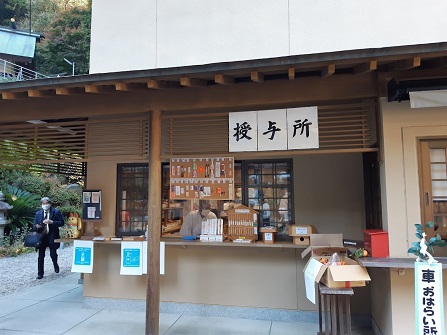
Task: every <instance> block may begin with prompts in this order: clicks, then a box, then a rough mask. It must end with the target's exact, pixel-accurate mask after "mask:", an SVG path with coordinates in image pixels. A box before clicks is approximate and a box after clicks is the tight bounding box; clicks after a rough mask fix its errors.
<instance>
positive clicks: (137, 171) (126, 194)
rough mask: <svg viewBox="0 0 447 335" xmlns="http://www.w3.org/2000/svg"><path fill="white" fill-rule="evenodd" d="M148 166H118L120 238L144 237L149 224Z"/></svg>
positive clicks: (118, 231) (117, 229)
mask: <svg viewBox="0 0 447 335" xmlns="http://www.w3.org/2000/svg"><path fill="white" fill-rule="evenodd" d="M148 170H149V167H148V165H147V164H118V171H117V175H118V180H117V187H118V192H117V220H116V222H117V227H116V232H117V235H119V236H124V235H142V234H144V232H145V230H146V226H147V222H148V217H147V214H148V207H147V204H148V173H149V171H148Z"/></svg>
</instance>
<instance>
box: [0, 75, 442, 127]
mask: <svg viewBox="0 0 447 335" xmlns="http://www.w3.org/2000/svg"><path fill="white" fill-rule="evenodd" d="M420 71H422V72H424V70H420ZM409 72H411V71H409ZM418 72H419V71H418ZM436 73H438V75H445V76H447V68H444V69H438V70H437V71H436ZM393 74H394V73H393ZM396 74H398V72H396ZM401 74H403V73H401ZM384 75H385V74H384ZM386 75H389V74H386ZM397 78H398V77H397ZM177 84H178V82H177ZM296 92H300V94H297V93H296ZM377 94H378V84H377V76H376V73H375V72H371V73H367V74H364V75H362V76H353V75H352V74H340V75H336V76H329V77H327V78H325V79H324V80H321V78H320V77H316V76H315V77H303V78H300V80H289V79H287V78H285V79H278V80H267V81H264V82H263V83H254V82H252V81H248V82H242V83H239V84H238V85H232V86H231V85H209V86H207V87H204V88H197V89H194V90H191V89H189V90H188V89H175V90H146V91H144V92H128V93H126V95H127V96H128V97H129V98H128V99H123V96H122V94H120V93H119V92H115V93H111V94H109V95H108V96H107V99H104V96H103V95H102V94H84V95H81V96H75V95H73V96H67V97H64V98H63V99H58V98H57V97H54V98H49V99H29V98H28V99H21V100H3V99H2V100H0V111H1V113H0V122H14V121H21V120H24V121H26V120H34V119H36V116H38V117H39V119H41V120H42V119H47V118H48V119H51V118H54V113H55V112H57V113H58V117H60V118H71V117H76V118H78V117H94V116H104V115H108V116H110V115H122V114H123V113H126V112H128V111H129V110H131V111H132V112H133V113H144V112H147V111H148V110H154V109H158V110H162V111H163V113H164V112H170V111H173V112H182V111H198V110H203V111H205V110H210V109H213V110H217V109H221V110H234V109H237V110H244V109H246V110H257V109H275V108H284V106H287V107H289V106H291V107H292V106H313V105H314V104H317V105H318V104H324V103H325V102H328V101H330V102H331V103H333V102H336V101H340V100H344V101H346V100H353V99H364V98H370V97H376V96H377ZM50 99H51V103H49V100H50ZM17 110H20V113H17Z"/></svg>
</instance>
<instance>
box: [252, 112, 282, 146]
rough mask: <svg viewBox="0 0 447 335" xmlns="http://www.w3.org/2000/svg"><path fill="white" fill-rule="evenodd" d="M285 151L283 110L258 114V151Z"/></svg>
mask: <svg viewBox="0 0 447 335" xmlns="http://www.w3.org/2000/svg"><path fill="white" fill-rule="evenodd" d="M269 150H287V120H286V110H285V109H275V110H266V111H259V112H258V151H269Z"/></svg>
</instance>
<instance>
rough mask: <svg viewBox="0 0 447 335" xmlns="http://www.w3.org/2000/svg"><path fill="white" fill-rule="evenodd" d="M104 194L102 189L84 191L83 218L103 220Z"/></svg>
mask: <svg viewBox="0 0 447 335" xmlns="http://www.w3.org/2000/svg"><path fill="white" fill-rule="evenodd" d="M101 215H102V194H101V190H84V191H82V219H83V220H101Z"/></svg>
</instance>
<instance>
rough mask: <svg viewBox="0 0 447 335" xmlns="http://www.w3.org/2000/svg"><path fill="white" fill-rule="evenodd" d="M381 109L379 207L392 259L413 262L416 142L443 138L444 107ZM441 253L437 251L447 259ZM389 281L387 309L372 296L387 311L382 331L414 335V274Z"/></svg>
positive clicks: (417, 216)
mask: <svg viewBox="0 0 447 335" xmlns="http://www.w3.org/2000/svg"><path fill="white" fill-rule="evenodd" d="M380 105H381V111H382V120H383V162H382V165H381V178H382V190H383V193H382V197H383V198H382V205H383V208H384V216H383V220H384V225H385V229H386V230H388V234H389V241H390V244H389V245H390V257H414V256H410V255H408V254H407V250H408V248H409V246H410V243H411V242H414V241H416V237H415V235H414V234H415V228H414V224H415V223H420V221H421V210H420V202H419V201H420V197H419V179H418V173H419V172H418V153H417V143H418V139H420V138H428V137H443V138H446V137H447V113H446V111H447V107H439V108H419V109H411V108H410V103H409V101H403V102H400V103H398V102H392V103H388V102H386V99H385V98H382V99H381V101H380ZM443 249H444V250H439V251H441V252H444V253H445V252H446V250H445V248H443ZM437 256H440V254H439V253H438V254H437ZM444 272H446V271H444ZM444 277H445V273H444ZM389 281H390V287H391V290H390V305H387V303H386V301H385V302H384V300H383V299H382V297H379V296H374V295H372V297H375V298H373V299H375V301H373V306H378V304H384V307H383V308H385V309H386V310H390V313H389V314H390V315H392V325H390V324H388V323H387V322H384V324H386V329H389V328H390V327H391V328H392V334H413V333H414V328H415V324H414V318H410V319H409V318H408V316H409V315H414V272H413V271H412V270H407V271H406V275H405V276H399V275H398V272H397V269H391V270H390V275H389ZM445 298H446V292H444V299H445ZM387 300H388V299H387ZM373 310H375V311H376V312H377V311H378V310H379V309H377V307H375V308H374V309H373ZM446 316H447V315H446ZM379 319H380V316H379ZM409 320H410V322H409Z"/></svg>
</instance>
